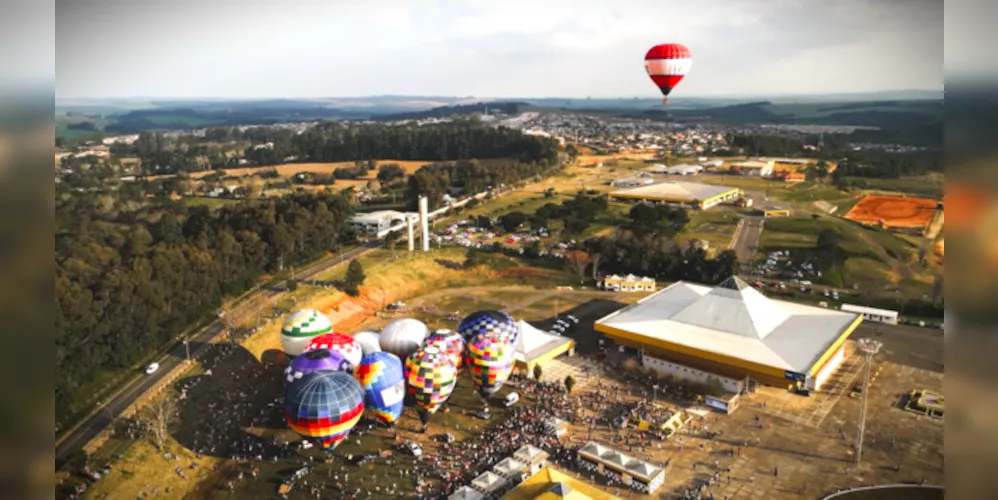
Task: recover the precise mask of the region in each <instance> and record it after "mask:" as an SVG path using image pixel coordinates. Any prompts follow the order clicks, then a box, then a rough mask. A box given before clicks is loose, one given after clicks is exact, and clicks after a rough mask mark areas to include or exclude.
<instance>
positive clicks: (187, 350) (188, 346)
mask: <svg viewBox="0 0 998 500" xmlns="http://www.w3.org/2000/svg"><path fill="white" fill-rule="evenodd" d="M184 354H185V355H186V358H187V362H188V363H190V362H191V344H190V342H188V341H187V339H184Z"/></svg>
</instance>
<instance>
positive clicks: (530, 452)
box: [513, 444, 548, 464]
mask: <svg viewBox="0 0 998 500" xmlns="http://www.w3.org/2000/svg"><path fill="white" fill-rule="evenodd" d="M513 458H515V459H517V460H519V461H521V462H523V463H525V464H532V463H536V462H540V461H542V460H547V458H548V452H546V451H544V450H542V449H540V448H538V447H536V446H534V445H530V444H528V445H526V446H524V447H522V448H520V449H519V450H516V453H514V454H513Z"/></svg>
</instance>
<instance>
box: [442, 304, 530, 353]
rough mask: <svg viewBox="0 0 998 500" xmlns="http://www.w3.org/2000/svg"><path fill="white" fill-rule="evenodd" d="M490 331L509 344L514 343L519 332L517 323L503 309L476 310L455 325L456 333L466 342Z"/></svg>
mask: <svg viewBox="0 0 998 500" xmlns="http://www.w3.org/2000/svg"><path fill="white" fill-rule="evenodd" d="M487 332H491V333H494V334H496V335H497V336H498V337H499V339H500V340H502V341H504V342H507V343H509V344H511V345H516V337H517V335H518V334H519V332H520V327H519V325H517V324H516V320H514V319H513V317H512V316H510V315H509V314H506V313H505V312H503V311H492V310H486V311H476V312H473V313H471V314H469V315H468V316H466V317H465V318H464V319H462V320H461V323H460V324H459V325H458V327H457V333H460V334H461V336H462V337H464V341H465V342H468V341H470V340H471V338H472V337H474V336H476V335H479V334H482V333H487Z"/></svg>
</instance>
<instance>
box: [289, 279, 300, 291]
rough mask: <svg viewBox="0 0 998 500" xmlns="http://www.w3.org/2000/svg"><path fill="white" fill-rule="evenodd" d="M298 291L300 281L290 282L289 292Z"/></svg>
mask: <svg viewBox="0 0 998 500" xmlns="http://www.w3.org/2000/svg"><path fill="white" fill-rule="evenodd" d="M297 289H298V280H288V291H290V292H293V291H295V290H297Z"/></svg>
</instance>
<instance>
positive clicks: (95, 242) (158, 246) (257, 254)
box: [55, 192, 352, 417]
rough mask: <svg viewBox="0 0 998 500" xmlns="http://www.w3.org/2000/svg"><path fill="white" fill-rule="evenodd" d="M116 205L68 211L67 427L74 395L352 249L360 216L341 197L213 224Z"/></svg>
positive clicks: (61, 264) (188, 213) (269, 204)
mask: <svg viewBox="0 0 998 500" xmlns="http://www.w3.org/2000/svg"><path fill="white" fill-rule="evenodd" d="M107 196H108V195H101V194H97V193H91V192H85V193H73V194H72V195H71V196H63V197H61V198H60V199H59V202H58V208H57V216H56V245H55V254H56V258H55V261H56V266H55V293H56V314H55V326H56V366H58V367H59V370H57V373H56V390H55V394H56V408H57V413H59V416H60V417H61V416H64V415H66V414H67V412H69V411H71V410H72V406H71V404H70V403H71V402H72V400H73V394H74V391H76V390H78V389H79V388H80V387H81V386H82V385H84V384H87V383H88V382H90V381H92V380H94V378H95V377H96V376H97V375H98V374H99V373H101V372H102V371H104V370H114V369H121V368H125V367H129V366H132V365H134V364H135V363H137V362H138V361H140V360H141V359H143V358H144V357H145V356H146V355H147V354H148V353H149V352H150V351H152V350H154V349H157V348H159V347H160V346H162V345H163V344H164V343H166V342H168V341H170V340H171V339H173V338H175V336H176V335H177V334H178V333H180V332H182V331H184V330H186V329H189V328H191V327H192V326H195V325H196V324H198V323H199V322H200V321H202V320H204V319H205V318H206V317H209V315H211V314H213V313H214V312H215V311H216V310H217V308H218V307H219V306H220V305H221V303H222V300H223V298H224V297H226V296H232V295H236V294H239V293H242V292H244V291H246V290H247V289H249V288H250V287H252V286H253V285H255V284H256V283H257V282H258V281H259V280H260V278H261V276H262V275H264V274H267V273H274V272H276V271H279V270H281V269H282V268H285V267H288V266H291V265H294V264H296V263H299V262H303V261H306V260H308V259H312V258H315V257H317V256H319V255H321V254H322V253H324V252H326V251H328V250H330V249H332V248H335V246H336V245H337V244H338V243H340V242H342V241H344V240H347V239H349V238H351V235H350V230H349V228H348V227H347V225H346V220H347V218H348V217H349V216H350V215H351V212H352V210H351V208H350V205H349V203H348V202H347V201H346V200H345V199H343V198H342V197H340V196H332V195H328V194H318V195H313V194H304V193H301V194H294V195H290V196H288V197H285V198H281V199H269V200H267V201H265V202H261V203H243V204H238V205H233V206H227V207H223V208H220V209H218V210H217V211H215V212H212V211H210V210H209V209H208V208H206V207H203V206H202V207H191V208H187V207H185V206H184V205H182V204H170V205H168V209H166V210H162V209H157V210H156V211H155V212H149V211H125V210H122V209H121V208H122V207H124V206H125V205H124V204H123V203H124V202H123V201H121V200H119V201H118V202H117V203H113V202H111V203H109V202H108V198H107ZM122 196H124V195H122ZM122 199H124V198H122ZM109 207H113V209H111V210H109Z"/></svg>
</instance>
